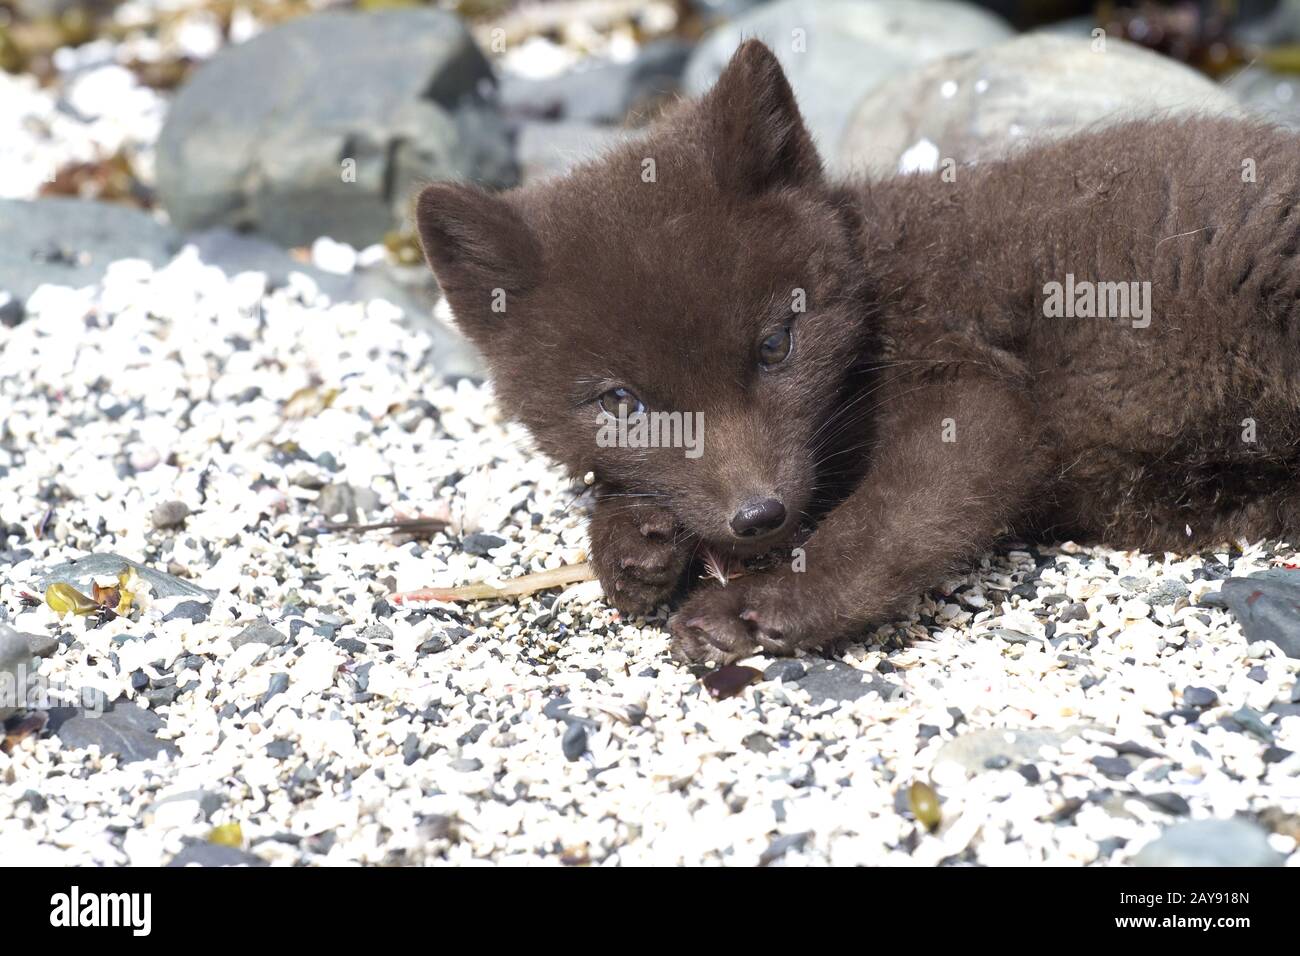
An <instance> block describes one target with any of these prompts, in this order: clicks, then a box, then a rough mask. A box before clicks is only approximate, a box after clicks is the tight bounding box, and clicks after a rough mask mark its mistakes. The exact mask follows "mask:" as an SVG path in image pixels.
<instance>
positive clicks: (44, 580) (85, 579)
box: [39, 554, 217, 601]
mask: <svg viewBox="0 0 1300 956" xmlns="http://www.w3.org/2000/svg"><path fill="white" fill-rule="evenodd" d="M128 567H130V568H134V569H135V573H136V574H138V575H139V576H140V577H141V579H143V580H145V581H148V582H149V584H151V585H152V586H153V596H154V597H185V598H194V599H195V600H200V601H211V600H212V599H213V598H215V597H216V596H217V592H216V591H207V590H204V589H203V588H201V587H199V586H198V585H196V584H190V582H188V581H185V580H182V579H181V578H178V577H176V576H175V575H171V574H165V573H163V572H162V571H155V570H154V569H153V568H149V567H145V566H144V565H143V564H139V563H137V562H135V561H132V560H131V559H130V558H124V557H122V556H121V555H120V554H88V555H86V556H85V557H81V558H74V559H72V560H71V561H65V562H64V563H63V564H57V565H55V566H54V567H52V568H50V569H49V570H48V571H46V572H45V574H44V575H43V576H42V577H41V578H40V579H39V580H40V584H39V587H40V590H41V591H42V592H44V590H45V589H46V588H47V587H49V586H50V585H51V584H53V583H55V582H56V581H62V582H64V583H66V584H71V585H72V586H73V587H76V588H79V589H81V590H83V591H89V590H90V586H91V580H92V579H93V578H97V577H117V576H118V575H119V574H121V573H122V572H123V571H125V570H126V569H127V568H128Z"/></svg>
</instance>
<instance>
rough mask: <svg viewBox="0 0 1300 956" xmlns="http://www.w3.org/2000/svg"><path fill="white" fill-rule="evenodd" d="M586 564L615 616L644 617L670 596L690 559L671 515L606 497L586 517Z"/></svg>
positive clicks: (641, 505)
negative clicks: (589, 563) (616, 612)
mask: <svg viewBox="0 0 1300 956" xmlns="http://www.w3.org/2000/svg"><path fill="white" fill-rule="evenodd" d="M589 534H590V538H591V561H592V564H593V565H595V568H596V574H597V576H598V577H599V578H600V584H601V587H603V588H604V589H605V597H606V598H607V599H608V600H609V601H610V603H612V604H613V605H614V607H616V608H618V610H619V612H620V613H621V614H624V615H627V616H636V615H640V614H649V613H650V612H652V611H653V610H654V609H655V608H657V607H658V606H659V605H660V604H663V603H664V602H665V601H667V600H668V599H669V598H670V597H672V595H673V591H674V590H676V588H677V582H678V581H679V580H681V577H682V573H683V572H684V571H685V569H686V565H687V562H688V561H689V560H690V550H689V548H688V547H687V545H686V544H685V542H684V541H683V540H682V536H681V534H680V533H679V529H678V528H677V520H676V518H675V517H674V516H673V514H672V512H670V511H668V510H667V509H666V508H661V507H658V506H655V505H645V504H631V503H626V502H625V501H623V500H622V499H618V498H611V499H607V500H603V501H598V502H597V505H596V511H595V513H594V514H593V515H592V517H591V527H590V529H589Z"/></svg>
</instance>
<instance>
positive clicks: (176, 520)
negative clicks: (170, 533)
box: [149, 501, 190, 531]
mask: <svg viewBox="0 0 1300 956" xmlns="http://www.w3.org/2000/svg"><path fill="white" fill-rule="evenodd" d="M189 516H190V506H189V505H187V504H186V503H185V502H183V501H164V502H163V503H162V504H160V505H159V506H158V507H157V508H154V509H153V514H151V515H150V516H149V520H150V522H152V524H153V526H154V528H155V529H157V530H159V531H162V530H165V529H167V528H179V527H180V526H181V525H183V524H184V523H185V519H186V518H188V517H189Z"/></svg>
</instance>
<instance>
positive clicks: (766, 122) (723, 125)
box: [704, 40, 822, 194]
mask: <svg viewBox="0 0 1300 956" xmlns="http://www.w3.org/2000/svg"><path fill="white" fill-rule="evenodd" d="M704 109H705V110H706V111H707V115H708V116H709V117H710V121H711V125H712V130H713V137H714V147H715V148H714V159H713V165H714V175H715V176H716V177H717V180H718V183H719V185H721V186H722V187H723V188H724V189H731V190H734V191H739V192H741V193H746V194H755V193H760V192H763V191H764V190H768V189H775V188H778V187H781V186H798V185H806V184H809V183H813V182H816V181H817V180H819V179H820V178H821V174H822V164H821V159H820V157H818V155H817V147H816V146H814V145H813V141H812V137H811V136H810V135H809V134H808V130H807V128H806V127H805V126H804V123H803V117H802V116H800V115H799V107H798V105H797V104H796V103H795V99H794V91H793V90H791V89H790V83H789V81H788V80H787V79H786V78H785V72H784V71H783V70H782V69H781V64H780V63H779V62H778V61H777V59H776V56H775V55H774V54H773V53H772V51H771V50H769V49H768V48H767V47H766V46H764V45H763V44H762V43H761V42H759V41H758V40H746V41H745V42H744V43H742V44H741V45H740V47H739V48H738V49H737V50H736V52H735V53H734V54H733V55H732V57H731V62H730V63H728V64H727V68H726V69H725V70H723V71H722V75H721V76H719V77H718V82H717V83H716V84H715V85H714V87H713V89H712V90H710V91H709V93H708V96H707V98H706V100H705V102H704Z"/></svg>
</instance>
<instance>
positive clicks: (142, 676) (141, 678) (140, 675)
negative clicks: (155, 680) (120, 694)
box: [131, 670, 149, 690]
mask: <svg viewBox="0 0 1300 956" xmlns="http://www.w3.org/2000/svg"><path fill="white" fill-rule="evenodd" d="M148 686H149V675H148V674H146V673H145V672H144V671H142V670H136V671H132V672H131V687H132V689H134V690H144V689H145V688H146V687H148Z"/></svg>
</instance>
